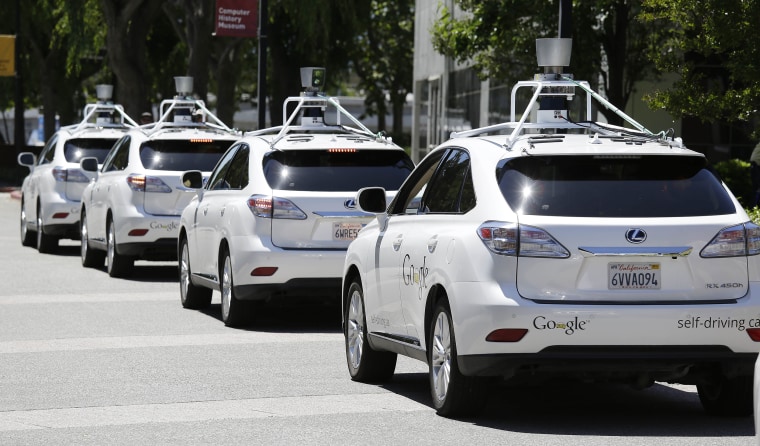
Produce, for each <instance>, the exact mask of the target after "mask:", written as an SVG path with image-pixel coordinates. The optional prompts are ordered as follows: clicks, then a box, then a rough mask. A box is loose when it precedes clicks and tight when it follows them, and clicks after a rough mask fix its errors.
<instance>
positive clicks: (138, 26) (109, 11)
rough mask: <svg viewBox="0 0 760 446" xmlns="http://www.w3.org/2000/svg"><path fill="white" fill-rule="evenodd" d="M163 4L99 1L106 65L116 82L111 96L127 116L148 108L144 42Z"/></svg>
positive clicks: (159, 1) (154, 0)
mask: <svg viewBox="0 0 760 446" xmlns="http://www.w3.org/2000/svg"><path fill="white" fill-rule="evenodd" d="M164 1H166V0H100V6H101V8H102V12H103V17H104V20H105V25H106V26H107V31H108V32H107V36H106V51H107V54H108V62H109V66H110V68H111V70H112V72H113V74H114V76H115V77H116V79H117V82H116V85H115V88H114V89H115V94H114V96H115V98H116V100H118V102H119V103H121V104H122V105H123V106H124V110H125V111H126V112H127V114H129V115H130V116H139V115H140V113H142V111H143V110H148V109H149V108H150V107H149V105H150V100H149V85H150V83H148V82H146V80H147V79H148V67H147V57H146V55H147V53H148V49H147V42H148V35H149V33H150V31H151V28H152V26H153V23H154V21H155V20H156V18H157V16H158V15H159V14H160V13H161V7H162V5H163V3H164Z"/></svg>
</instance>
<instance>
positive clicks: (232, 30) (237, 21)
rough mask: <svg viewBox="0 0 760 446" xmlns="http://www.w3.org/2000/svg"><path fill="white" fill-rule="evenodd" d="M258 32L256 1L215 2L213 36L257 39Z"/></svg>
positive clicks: (225, 0) (218, 0) (231, 0)
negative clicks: (214, 28) (214, 29)
mask: <svg viewBox="0 0 760 446" xmlns="http://www.w3.org/2000/svg"><path fill="white" fill-rule="evenodd" d="M258 30H259V2H258V0H216V31H215V35H217V36H223V37H257V36H258Z"/></svg>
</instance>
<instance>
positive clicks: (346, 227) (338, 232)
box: [333, 223, 363, 241]
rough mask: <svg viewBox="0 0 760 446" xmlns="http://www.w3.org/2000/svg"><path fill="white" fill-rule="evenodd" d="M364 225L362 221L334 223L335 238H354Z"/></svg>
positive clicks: (342, 239) (343, 239) (344, 239)
mask: <svg viewBox="0 0 760 446" xmlns="http://www.w3.org/2000/svg"><path fill="white" fill-rule="evenodd" d="M362 226H363V225H362V224H361V223H333V240H341V241H346V240H348V241H350V240H353V239H355V238H356V235H357V234H359V230H360V229H361V228H362Z"/></svg>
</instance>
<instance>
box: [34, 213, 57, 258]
mask: <svg viewBox="0 0 760 446" xmlns="http://www.w3.org/2000/svg"><path fill="white" fill-rule="evenodd" d="M56 249H58V237H55V236H52V235H50V234H45V228H44V227H43V226H42V207H40V206H37V251H39V252H41V253H43V254H51V253H54V252H55V250H56Z"/></svg>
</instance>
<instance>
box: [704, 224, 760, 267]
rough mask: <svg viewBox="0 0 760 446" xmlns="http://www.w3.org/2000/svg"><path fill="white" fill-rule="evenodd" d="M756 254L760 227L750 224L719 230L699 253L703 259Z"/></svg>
mask: <svg viewBox="0 0 760 446" xmlns="http://www.w3.org/2000/svg"><path fill="white" fill-rule="evenodd" d="M758 254H760V226H758V225H756V224H754V223H750V222H747V223H744V224H742V225H736V226H731V227H730V228H725V229H723V230H721V231H720V232H719V233H718V235H716V236H715V237H714V238H713V239H712V240H711V241H710V243H708V244H707V246H705V247H704V248H702V251H701V252H700V253H699V255H700V256H701V257H705V258H715V257H741V256H754V255H758Z"/></svg>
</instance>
